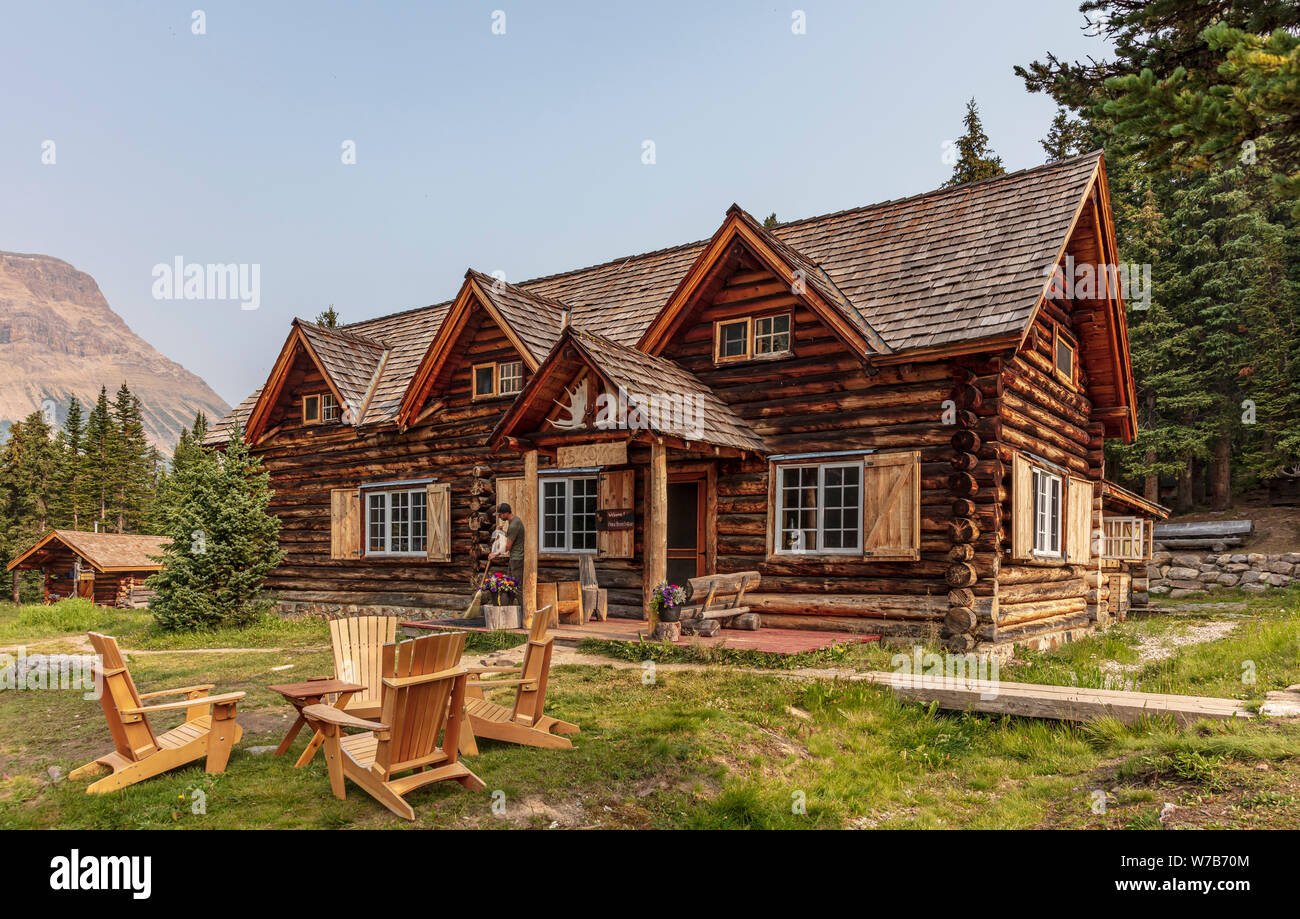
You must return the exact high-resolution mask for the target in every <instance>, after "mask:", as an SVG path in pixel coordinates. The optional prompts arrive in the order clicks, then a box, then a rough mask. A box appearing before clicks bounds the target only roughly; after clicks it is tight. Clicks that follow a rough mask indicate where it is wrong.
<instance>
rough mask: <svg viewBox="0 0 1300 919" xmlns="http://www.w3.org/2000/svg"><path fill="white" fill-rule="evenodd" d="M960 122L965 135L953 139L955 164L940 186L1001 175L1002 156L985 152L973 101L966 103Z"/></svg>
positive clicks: (986, 145)
mask: <svg viewBox="0 0 1300 919" xmlns="http://www.w3.org/2000/svg"><path fill="white" fill-rule="evenodd" d="M962 123H963V124H964V125H965V126H966V132H965V133H964V134H962V136H961V137H959V138H957V162H956V163H955V164H954V165H953V167H952V178H950V179H949V180H948V181H947V182H944V183H943V185H944V187H945V188H950V187H952V186H954V185H961V184H962V183H964V182H978V181H979V180H980V179H991V178H993V177H994V176H1000V175H1005V174H1006V169H1004V168H1003V166H1002V157H1000V156H998V155H997V154H996V153H994V152H993V151H992V150H991V149H989V138H988V135H987V134H985V133H984V125H983V124H982V123H981V122H980V113H979V108H978V107H977V106H976V105H975V100H974V98H972V99H971V100H970V101H969V102H967V103H966V114H965V116H964V117H963V118H962Z"/></svg>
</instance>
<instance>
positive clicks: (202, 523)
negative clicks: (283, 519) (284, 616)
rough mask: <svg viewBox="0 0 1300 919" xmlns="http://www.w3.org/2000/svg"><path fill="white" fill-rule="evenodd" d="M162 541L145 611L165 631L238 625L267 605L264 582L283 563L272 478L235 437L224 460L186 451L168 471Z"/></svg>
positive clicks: (221, 456)
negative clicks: (158, 566) (164, 540)
mask: <svg viewBox="0 0 1300 919" xmlns="http://www.w3.org/2000/svg"><path fill="white" fill-rule="evenodd" d="M167 498H168V500H167V503H166V504H165V506H163V507H162V508H161V510H160V515H159V516H160V519H161V522H162V532H161V535H163V536H168V537H170V538H171V543H170V545H169V546H168V547H167V549H166V550H165V552H164V555H163V569H162V570H161V571H159V572H158V573H157V574H155V575H153V576H151V577H150V579H149V581H148V584H149V586H150V587H151V588H152V589H153V590H154V597H153V600H152V601H151V602H150V604H149V608H150V609H151V610H152V611H153V614H154V616H155V617H156V619H157V621H158V623H159V625H161V626H162V627H163V628H165V629H169V630H191V629H202V628H214V627H216V626H219V625H243V624H246V623H248V622H251V621H253V620H254V619H256V618H257V617H258V616H259V615H262V614H263V613H264V612H266V611H267V610H268V609H269V608H270V606H271V605H272V602H273V601H272V600H271V599H270V598H269V597H267V596H265V595H264V592H263V587H262V585H263V582H264V581H265V579H266V577H267V575H269V574H270V573H271V572H272V571H273V570H274V569H275V567H276V566H277V565H279V564H280V562H281V561H282V560H283V558H284V552H283V551H282V550H281V549H280V546H279V533H280V521H279V519H278V518H277V517H274V516H272V515H271V514H270V513H268V508H269V507H270V500H271V489H270V476H269V475H268V474H267V473H266V472H264V471H262V468H261V461H260V460H259V459H258V458H257V457H255V456H252V455H251V454H250V453H249V451H248V447H247V446H246V445H245V444H244V441H243V435H242V433H241V432H239V431H238V430H236V431H235V433H234V435H233V436H232V437H231V440H230V443H229V444H228V445H227V447H226V449H225V451H224V453H218V452H212V453H205V452H203V451H201V450H189V451H187V452H186V455H184V456H183V457H182V458H181V459H180V461H179V462H176V463H175V464H174V466H173V469H172V473H171V482H170V486H169V488H168V491H167Z"/></svg>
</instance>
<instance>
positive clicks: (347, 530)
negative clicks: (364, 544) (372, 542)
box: [330, 488, 361, 558]
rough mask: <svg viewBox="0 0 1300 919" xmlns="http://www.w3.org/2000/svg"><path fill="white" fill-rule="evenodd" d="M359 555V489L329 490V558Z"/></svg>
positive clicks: (357, 556) (356, 556)
mask: <svg viewBox="0 0 1300 919" xmlns="http://www.w3.org/2000/svg"><path fill="white" fill-rule="evenodd" d="M360 557H361V490H360V489H358V488H335V489H333V490H331V491H330V558H360Z"/></svg>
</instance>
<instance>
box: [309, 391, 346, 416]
mask: <svg viewBox="0 0 1300 919" xmlns="http://www.w3.org/2000/svg"><path fill="white" fill-rule="evenodd" d="M338 420H339V401H338V399H335V398H334V393H332V392H324V393H312V394H311V395H310V396H303V397H302V423H303V424H322V423H324V424H333V423H336V422H337V421H338Z"/></svg>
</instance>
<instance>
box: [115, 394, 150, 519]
mask: <svg viewBox="0 0 1300 919" xmlns="http://www.w3.org/2000/svg"><path fill="white" fill-rule="evenodd" d="M112 418H113V437H112V438H111V440H110V445H111V448H110V455H111V456H112V457H113V467H112V478H111V480H110V481H111V489H110V495H109V503H110V513H109V518H110V519H111V520H112V521H113V524H114V526H115V527H116V529H117V532H119V533H129V532H133V531H134V530H136V529H137V528H138V527H139V525H140V522H141V520H142V519H143V517H144V513H145V511H146V509H147V508H146V504H147V502H148V499H149V494H150V464H149V441H148V439H147V438H146V437H145V433H144V420H143V416H142V412H141V410H140V400H139V399H137V398H136V397H135V396H134V395H132V394H131V390H130V389H128V388H127V385H126V384H125V383H123V384H122V386H121V387H120V388H119V389H118V391H117V396H116V398H115V399H114V400H113V408H112Z"/></svg>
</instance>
